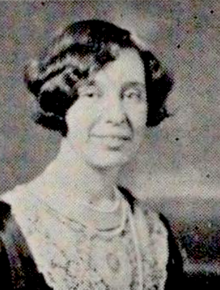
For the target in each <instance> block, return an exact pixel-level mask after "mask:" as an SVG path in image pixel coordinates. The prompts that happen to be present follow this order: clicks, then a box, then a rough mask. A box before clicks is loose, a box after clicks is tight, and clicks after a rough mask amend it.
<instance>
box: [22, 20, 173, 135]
mask: <svg viewBox="0 0 220 290" xmlns="http://www.w3.org/2000/svg"><path fill="white" fill-rule="evenodd" d="M123 48H133V49H135V50H136V51H137V52H138V53H139V55H140V57H141V59H142V61H143V64H144V68H145V80H146V90H147V100H146V101H147V105H148V112H147V122H146V126H147V127H152V126H157V125H158V124H159V123H160V122H161V121H162V120H163V119H164V118H166V117H168V116H169V114H168V112H167V109H166V99H167V96H168V94H169V92H170V91H171V89H172V85H173V79H172V77H171V76H170V75H169V74H168V72H167V71H166V70H164V69H163V68H162V67H161V65H160V63H159V61H158V60H157V59H156V57H155V56H154V55H153V54H152V53H151V52H150V51H149V50H147V49H144V48H143V47H141V45H140V44H138V43H137V41H136V40H135V38H134V37H133V36H132V34H131V33H130V32H129V31H127V30H124V29H122V28H120V27H117V26H116V25H114V24H112V23H109V22H105V21H101V20H86V21H79V22H75V23H73V24H71V25H69V26H68V27H67V28H66V29H65V30H64V31H63V32H62V33H60V35H58V36H56V37H55V38H54V40H53V42H52V43H51V44H50V45H49V46H48V47H47V48H46V49H45V50H44V51H43V52H42V53H41V54H40V56H39V59H38V60H37V61H31V62H30V63H29V64H28V65H27V66H26V67H25V74H24V75H25V83H26V84H27V87H28V89H29V90H30V92H32V93H33V94H34V96H35V97H36V100H37V102H38V103H39V106H40V110H39V112H38V113H37V114H36V115H35V117H34V119H35V122H36V123H38V124H41V125H42V126H43V127H46V128H49V129H51V130H55V131H59V132H60V133H61V134H62V136H66V135H67V132H68V127H67V124H66V120H65V116H66V112H67V110H68V109H69V108H70V107H71V106H72V105H73V103H74V102H75V101H76V100H77V98H78V95H77V84H78V83H79V82H80V81H81V80H83V79H85V78H87V77H88V76H89V73H90V72H91V70H92V69H94V68H96V69H101V68H102V67H103V66H104V65H106V64H107V63H108V62H111V61H114V60H115V59H117V55H118V53H117V51H118V50H120V49H123Z"/></svg>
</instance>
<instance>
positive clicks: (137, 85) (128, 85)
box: [124, 82, 146, 89]
mask: <svg viewBox="0 0 220 290" xmlns="http://www.w3.org/2000/svg"><path fill="white" fill-rule="evenodd" d="M124 87H125V88H130V87H141V88H143V89H145V88H146V85H145V83H142V82H127V83H125V84H124Z"/></svg>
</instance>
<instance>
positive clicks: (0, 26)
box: [0, 0, 220, 283]
mask: <svg viewBox="0 0 220 290" xmlns="http://www.w3.org/2000/svg"><path fill="white" fill-rule="evenodd" d="M90 18H97V19H103V20H108V21H111V22H114V23H115V24H118V25H120V26H122V27H124V28H127V29H132V30H133V31H135V32H136V33H137V35H138V36H139V37H141V38H142V39H143V40H145V42H146V43H147V45H148V46H149V49H151V51H152V52H153V53H154V54H155V55H156V56H157V57H158V59H159V60H161V61H162V63H163V65H164V66H166V67H168V68H169V69H170V70H171V71H172V72H173V74H174V76H175V86H174V89H173V91H172V94H171V95H170V98H169V102H168V108H169V111H170V112H171V115H172V117H170V118H169V119H167V120H166V121H164V122H163V123H162V124H161V125H160V126H158V127H156V128H154V129H148V130H147V131H146V140H145V144H143V146H142V148H141V152H140V154H139V156H138V158H137V160H136V161H135V162H133V163H132V164H131V165H130V166H129V167H128V168H127V170H126V171H125V172H124V175H123V177H122V183H123V184H126V185H127V186H128V187H129V188H131V189H132V190H133V192H134V193H135V195H136V196H137V197H139V198H141V199H147V200H148V201H149V204H150V202H152V206H154V207H156V208H157V209H159V210H161V211H162V212H164V213H165V215H166V216H167V217H168V218H169V220H170V222H171V225H172V229H173V231H174V233H175V235H176V236H177V238H178V241H179V243H180V244H181V248H182V253H183V256H184V257H185V268H187V271H188V272H190V271H192V272H193V273H196V271H197V270H198V271H201V273H203V274H204V273H206V274H207V273H208V274H209V273H213V272H214V273H218V272H219V270H218V268H219V267H218V263H220V250H219V249H220V229H219V222H220V218H219V216H220V215H219V208H220V168H219V164H220V2H219V1H218V0H191V1H190V0H184V1H183V0H163V1H161V0H151V1H150V0H145V1H139V0H134V1H132V0H131V1H125V0H124V1H113V0H112V1H105V0H97V1H82V0H79V1H68V2H66V1H0V49H1V54H0V88H1V90H0V93H1V95H0V192H1V193H3V192H5V191H7V190H9V189H13V188H14V187H15V186H16V185H18V184H22V183H25V182H28V181H30V180H32V179H33V178H35V177H36V176H37V175H39V174H40V173H41V172H43V170H44V169H45V168H46V166H47V165H48V164H49V162H50V161H51V160H52V159H53V158H55V156H56V154H57V150H59V142H60V137H59V134H56V133H54V132H52V131H47V130H45V129H43V128H41V127H40V126H37V125H35V124H34V123H33V121H32V120H31V114H32V112H34V111H36V109H37V106H36V103H35V101H34V97H33V96H31V94H29V93H28V91H27V90H26V88H25V85H24V82H23V70H24V66H25V64H26V63H27V61H28V60H29V59H31V58H35V57H36V56H37V55H38V53H39V51H40V50H41V49H42V48H43V47H45V45H47V44H48V42H50V41H51V40H52V38H53V35H54V32H56V31H60V29H62V28H63V27H65V26H66V25H68V24H69V23H71V22H73V21H78V20H82V19H90ZM214 261H218V263H217V264H215V263H214ZM204 269H205V270H204ZM198 271H197V273H198ZM206 274H205V275H206ZM208 274H207V275H208ZM196 283H197V282H196Z"/></svg>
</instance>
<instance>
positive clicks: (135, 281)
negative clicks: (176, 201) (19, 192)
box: [12, 200, 168, 290]
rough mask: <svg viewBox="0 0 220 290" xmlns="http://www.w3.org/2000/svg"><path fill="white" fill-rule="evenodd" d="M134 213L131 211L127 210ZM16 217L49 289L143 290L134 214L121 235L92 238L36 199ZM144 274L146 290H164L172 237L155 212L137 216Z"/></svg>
mask: <svg viewBox="0 0 220 290" xmlns="http://www.w3.org/2000/svg"><path fill="white" fill-rule="evenodd" d="M127 209H128V210H130V208H129V207H128V208H127ZM12 212H13V214H14V215H15V218H16V220H17V222H18V224H19V225H20V227H21V229H22V231H23V233H24V236H25V238H26V240H27V242H28V245H29V247H30V250H31V252H32V254H33V257H34V259H35V262H36V264H37V266H38V269H39V271H40V272H42V273H43V275H44V277H45V280H46V282H47V284H48V286H50V287H52V288H53V289H54V290H116V289H117V290H119V289H125V290H139V289H140V288H139V281H140V273H139V271H138V261H137V259H138V258H137V252H136V248H135V243H134V238H133V235H132V230H131V225H130V223H129V215H128V214H127V216H126V222H125V227H124V229H123V230H122V231H121V232H120V233H119V234H117V235H114V236H111V235H109V236H108V235H102V234H100V235H99V234H97V235H92V236H89V235H88V232H87V231H86V230H85V229H84V228H82V226H81V225H79V224H78V223H77V222H73V221H71V223H68V222H67V221H66V220H65V219H62V218H59V219H58V218H57V217H56V216H55V215H53V214H52V213H51V212H50V210H48V209H47V207H46V206H42V205H41V204H40V203H39V202H38V204H37V202H36V200H35V202H34V206H33V205H32V206H31V205H30V204H29V205H28V206H27V204H26V207H25V213H26V214H25V216H24V215H22V214H21V212H24V208H22V207H19V208H18V207H17V208H16V207H15V206H14V205H13V207H12ZM133 217H134V221H135V224H136V225H137V226H136V227H137V237H138V247H139V249H140V258H141V265H142V272H143V288H142V289H143V290H154V289H158V290H162V289H164V283H165V280H166V275H167V273H166V264H167V260H168V245H167V232H166V229H165V227H164V226H163V224H162V222H161V221H160V220H159V218H158V216H157V215H156V214H154V213H148V214H147V215H144V214H143V212H142V210H141V209H138V210H137V214H136V215H134V216H133Z"/></svg>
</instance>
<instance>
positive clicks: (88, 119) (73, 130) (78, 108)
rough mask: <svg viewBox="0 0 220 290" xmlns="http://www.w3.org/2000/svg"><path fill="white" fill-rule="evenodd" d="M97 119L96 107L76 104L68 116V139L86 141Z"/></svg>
mask: <svg viewBox="0 0 220 290" xmlns="http://www.w3.org/2000/svg"><path fill="white" fill-rule="evenodd" d="M96 119H97V110H96V108H95V107H94V106H92V105H88V104H87V103H85V102H84V103H83V102H81V103H78V104H77V103H76V104H74V105H73V106H72V107H71V108H70V109H69V111H68V112H67V115H66V122H67V126H68V135H67V137H68V138H69V139H71V140H74V139H76V141H77V140H78V142H80V141H82V140H84V139H85V138H86V136H88V132H89V129H90V128H91V127H92V126H93V124H94V123H95V120H96Z"/></svg>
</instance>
